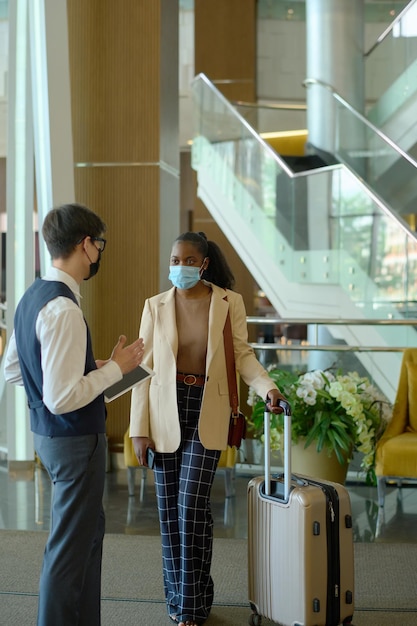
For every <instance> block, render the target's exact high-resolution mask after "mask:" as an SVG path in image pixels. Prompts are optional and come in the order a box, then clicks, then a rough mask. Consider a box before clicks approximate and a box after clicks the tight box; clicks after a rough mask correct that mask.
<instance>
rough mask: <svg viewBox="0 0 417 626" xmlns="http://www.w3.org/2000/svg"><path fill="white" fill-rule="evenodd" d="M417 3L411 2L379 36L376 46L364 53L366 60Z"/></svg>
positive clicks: (414, 0) (412, 0) (413, 0)
mask: <svg viewBox="0 0 417 626" xmlns="http://www.w3.org/2000/svg"><path fill="white" fill-rule="evenodd" d="M416 2H417V0H410V2H409V3H408V4H407V6H405V7H404V8H403V9H402V11H400V12H399V13H398V15H397V17H396V18H394V19H393V20H392V22H391V24H389V25H388V26H387V28H386V29H385V30H384V31H383V32H382V33H381V34H380V35H379V37H378V38H377V40H376V41H375V43H374V44H372V46H371V47H370V48H369V50H367V52H364V54H363V56H364V57H365V58H367V57H369V55H370V54H371V53H372V52H373V51H374V50H375V48H377V47H378V46H379V45H380V44H381V43H382V42H383V41H384V39H386V38H387V37H388V35H389V34H390V32H391V31H392V30H393V28H394V26H395V25H396V24H398V22H399V21H401V20H402V18H403V17H404V15H406V13H407V12H408V10H409V9H410V8H411V7H412V6H413V5H414V4H415V3H416Z"/></svg>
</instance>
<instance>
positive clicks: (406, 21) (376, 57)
mask: <svg viewBox="0 0 417 626" xmlns="http://www.w3.org/2000/svg"><path fill="white" fill-rule="evenodd" d="M381 68H383V71H381ZM416 72H417V2H410V3H409V4H408V6H407V7H406V8H405V9H404V10H403V11H402V12H401V14H400V15H399V17H398V19H397V20H395V21H394V22H393V24H392V25H391V26H390V27H389V28H388V29H387V30H386V31H385V33H383V34H382V36H381V38H380V39H379V40H378V41H377V42H376V43H375V45H374V46H372V48H371V49H370V50H369V51H368V53H367V54H366V55H365V84H366V89H365V91H366V99H367V101H368V102H375V104H374V105H373V106H372V107H371V108H370V110H369V111H368V114H367V115H368V118H369V120H370V121H371V122H372V123H373V124H375V125H376V126H378V127H379V128H383V127H385V126H386V125H388V128H387V132H388V134H389V135H390V136H392V138H393V139H394V140H395V142H396V143H397V144H399V145H400V146H401V147H402V148H403V149H404V150H408V149H409V135H408V130H409V129H408V128H406V127H405V126H404V125H402V126H403V127H401V126H400V125H399V124H398V122H397V124H396V125H393V126H392V127H391V126H389V122H390V120H391V118H392V116H393V115H394V114H395V113H396V112H397V111H399V110H400V109H404V108H406V107H407V103H410V106H411V108H413V107H412V98H413V97H414V96H415V94H416V91H417V81H416V80H415V77H416ZM414 108H415V107H414ZM403 113H404V111H403ZM412 126H414V116H412V114H411V112H410V116H409V127H410V128H411V127H412Z"/></svg>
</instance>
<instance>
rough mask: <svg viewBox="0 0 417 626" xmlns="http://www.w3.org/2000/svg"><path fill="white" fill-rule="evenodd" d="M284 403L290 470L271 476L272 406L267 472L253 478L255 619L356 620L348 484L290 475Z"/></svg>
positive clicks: (294, 624) (292, 623)
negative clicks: (354, 615)
mask: <svg viewBox="0 0 417 626" xmlns="http://www.w3.org/2000/svg"><path fill="white" fill-rule="evenodd" d="M280 406H281V407H282V408H283V409H284V420H285V428H284V474H283V475H282V476H273V477H271V475H270V448H269V430H270V414H269V413H268V412H265V476H264V477H262V476H261V477H257V478H253V479H252V480H251V481H250V482H249V485H248V566H249V573H248V574H249V575H248V582H249V602H250V606H251V609H252V615H251V616H250V618H249V624H251V626H259V625H260V624H261V621H262V616H263V617H267V618H269V619H271V620H273V621H275V622H278V623H279V624H282V625H283V626H337V625H338V624H351V623H352V616H353V609H354V599H353V595H354V589H353V587H354V568H353V530H352V516H351V506H350V499H349V494H348V492H347V490H346V489H345V488H344V487H343V486H342V485H339V484H337V483H331V482H326V481H322V480H314V479H312V478H310V477H304V476H300V475H291V415H290V407H289V404H288V403H287V402H283V401H281V402H280Z"/></svg>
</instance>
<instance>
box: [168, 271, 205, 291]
mask: <svg viewBox="0 0 417 626" xmlns="http://www.w3.org/2000/svg"><path fill="white" fill-rule="evenodd" d="M168 278H169V280H170V281H171V283H172V284H173V285H174V287H177V288H178V289H191V288H192V287H195V285H196V284H197V283H198V281H199V280H200V268H199V267H194V266H188V265H170V267H169V276H168Z"/></svg>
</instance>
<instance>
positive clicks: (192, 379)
mask: <svg viewBox="0 0 417 626" xmlns="http://www.w3.org/2000/svg"><path fill="white" fill-rule="evenodd" d="M177 381H178V382H180V383H185V384H186V385H196V386H197V387H203V386H204V383H205V382H206V377H205V376H204V375H203V374H183V373H182V372H177Z"/></svg>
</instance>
